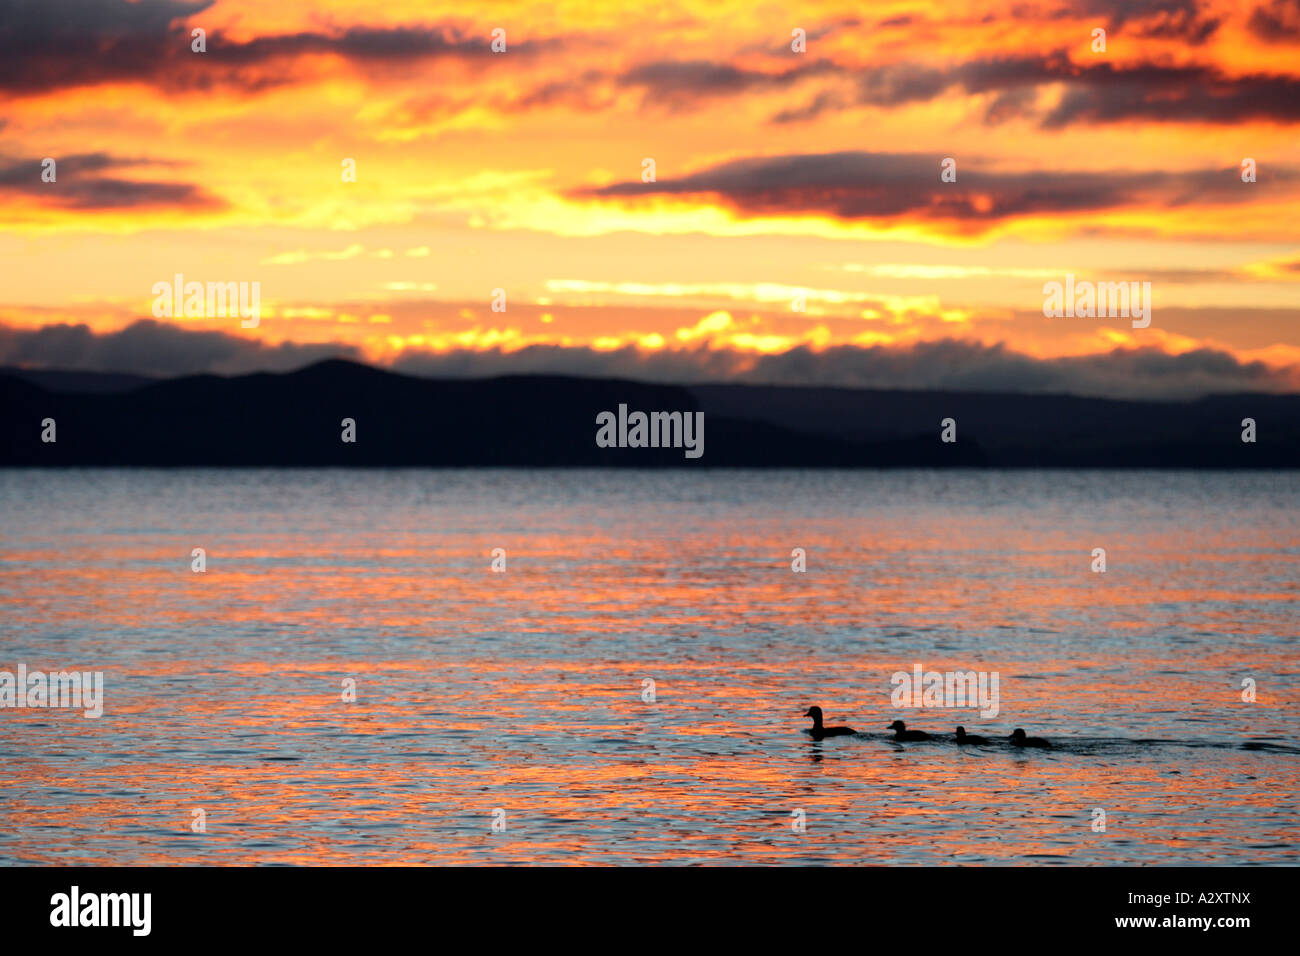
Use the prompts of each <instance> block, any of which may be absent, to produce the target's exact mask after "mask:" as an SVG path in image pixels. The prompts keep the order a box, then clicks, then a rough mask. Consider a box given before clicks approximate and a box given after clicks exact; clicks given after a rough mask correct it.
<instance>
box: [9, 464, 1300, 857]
mask: <svg viewBox="0 0 1300 956" xmlns="http://www.w3.org/2000/svg"><path fill="white" fill-rule="evenodd" d="M194 548H203V549H205V551H206V562H207V570H206V571H205V572H203V573H196V572H194V571H193V570H191V562H192V560H193V559H192V557H191V553H192V549H194ZM495 548H502V549H504V550H505V560H506V570H505V571H504V573H497V572H494V571H493V570H492V569H491V563H492V556H491V555H492V551H493V549H495ZM794 548H803V549H804V550H805V551H806V555H807V571H806V572H805V573H795V572H793V571H792V570H791V560H792V558H791V552H792V549H794ZM1094 548H1104V549H1105V551H1106V562H1107V570H1106V571H1105V573H1095V572H1094V571H1092V570H1091V567H1092V564H1093V560H1094V559H1093V555H1092V552H1093V549H1094ZM1298 572H1300V475H1298V474H1296V473H1250V474H1226V473H1208V474H1199V473H1195V474H1194V473H1182V472H1179V473H1165V472H1065V471H1049V472H998V471H969V472H939V471H935V472H931V471H898V472H872V471H855V472H848V471H841V472H834V471H818V472H800V471H778V472H757V471H754V472H747V471H704V470H698V471H693V470H680V471H663V472H632V471H565V470H557V471H509V470H502V471H431V470H394V471H351V470H286V471H271V470H253V469H249V470H234V471H221V470H203V469H193V470H179V471H148V470H140V471H131V470H111V469H106V470H75V471H27V470H9V471H0V670H7V671H10V672H13V671H15V670H16V668H17V665H18V664H19V663H20V662H21V663H23V664H25V665H26V666H27V667H28V668H29V669H32V670H63V669H77V670H87V671H102V672H103V674H104V698H105V699H104V713H103V716H102V717H100V718H99V719H87V718H85V717H84V716H82V714H81V712H80V711H73V710H66V709H64V710H59V709H35V708H28V709H17V708H14V709H4V710H0V758H2V759H3V765H4V774H3V778H2V779H0V862H3V863H41V864H74V863H81V864H109V863H112V864H128V863H141V864H162V863H203V864H229V863H300V864H343V863H348V864H352V863H365V864H369V863H405V864H417V863H439V864H453V863H488V864H491V863H515V862H519V863H648V862H666V863H724V862H725V863H805V864H806V863H824V862H840V863H940V864H952V863H965V862H970V863H998V864H1002V863H1015V864H1019V863H1039V864H1041V863H1070V864H1109V863H1137V864H1173V863H1191V864H1201V863H1205V864H1240V863H1290V864H1295V863H1297V862H1300V849H1298V844H1300V841H1298V840H1297V824H1300V812H1298V811H1297V802H1298V798H1297V793H1298V792H1300V744H1298V743H1297V740H1298V738H1300V669H1298V668H1297V634H1298V632H1300V610H1298V608H1300V602H1298V601H1297V597H1298V596H1300V595H1298V594H1297V591H1298V587H1297V580H1298ZM918 664H919V665H921V666H922V667H923V668H924V669H925V670H937V671H948V670H962V671H966V670H975V671H985V672H990V673H992V672H996V673H997V674H998V676H999V698H1000V699H999V713H998V715H997V716H996V717H994V718H990V719H985V718H982V717H981V716H980V715H979V713H978V712H977V711H976V710H972V709H962V708H946V709H944V708H935V707H930V708H921V709H899V708H897V707H895V706H894V704H893V703H892V702H891V690H892V686H891V682H890V677H891V675H892V674H894V673H895V672H898V671H904V672H909V673H910V672H911V671H912V670H913V668H914V666H915V665H918ZM1246 678H1250V679H1252V680H1254V681H1255V693H1256V695H1257V696H1256V700H1255V701H1254V702H1253V703H1252V702H1245V701H1243V700H1242V693H1243V691H1242V682H1243V680H1244V679H1246ZM345 679H351V680H353V681H355V688H356V700H355V702H345V701H344V700H343V699H342V697H343V696H344V689H343V688H344V681H345ZM647 680H653V681H654V700H653V702H649V701H647V700H645V699H643V694H645V689H646V688H647V686H648V685H646V684H645V683H644V682H645V681H647ZM645 696H647V697H648V696H649V695H648V694H645ZM811 704H819V705H820V706H821V707H822V708H824V710H825V711H826V717H827V722H828V723H830V724H850V725H851V726H853V727H854V728H856V729H857V730H858V731H860V732H861V733H860V734H858V735H856V736H848V737H839V738H832V739H827V740H824V741H821V742H815V741H813V740H811V739H809V737H807V736H806V735H805V734H803V733H802V730H803V728H805V727H807V726H808V725H809V721H808V719H807V718H805V717H802V716H801V714H802V713H803V712H804V711H805V710H806V709H807V708H808V706H809V705H811ZM898 718H902V719H903V720H905V721H907V723H908V725H909V726H912V727H916V728H920V729H924V730H929V731H933V732H942V733H945V734H950V733H951V732H952V730H953V727H954V726H955V725H957V724H963V725H965V726H966V728H967V729H968V730H969V731H971V732H973V733H982V734H985V735H986V736H989V737H991V738H995V744H994V745H993V746H989V747H979V748H962V747H958V746H956V745H954V744H952V743H951V742H949V741H947V740H937V741H933V742H926V743H915V744H902V745H900V744H895V743H891V742H889V741H888V740H887V737H886V734H887V732H886V730H885V726H886V725H887V724H888V723H890V722H891V721H893V720H895V719H898ZM1015 727H1024V728H1025V729H1026V730H1028V731H1029V733H1030V734H1039V735H1042V736H1045V737H1048V738H1050V739H1051V740H1052V741H1053V742H1054V743H1055V745H1056V746H1055V747H1054V749H1052V750H1050V751H1031V750H1024V751H1020V750H1015V749H1012V748H1011V747H1009V746H1008V745H1007V744H1006V741H1005V740H1004V739H1003V738H1005V736H1006V734H1008V733H1009V732H1010V731H1011V729H1013V728H1015ZM196 809H201V810H202V811H203V814H204V820H205V824H206V832H203V833H196V832H193V831H192V829H191V824H192V822H193V821H194V820H195V819H196V816H195V813H194V811H195V810H196ZM1099 809H1100V810H1104V812H1105V815H1106V816H1105V830H1104V832H1103V831H1099V830H1096V829H1094V821H1096V820H1098V819H1099V817H1098V816H1097V814H1096V811H1097V810H1099ZM496 811H500V812H496ZM800 820H803V821H804V824H805V826H804V829H803V832H796V827H795V826H793V825H792V824H797V823H798V822H799V821H800ZM494 822H496V823H497V827H498V829H497V830H496V831H494V829H493V824H494ZM502 823H504V830H501V829H500V827H501V824H502Z"/></svg>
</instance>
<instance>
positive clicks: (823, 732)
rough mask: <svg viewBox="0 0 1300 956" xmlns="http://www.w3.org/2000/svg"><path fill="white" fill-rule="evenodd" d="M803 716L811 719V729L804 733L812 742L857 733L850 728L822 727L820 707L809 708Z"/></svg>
mask: <svg viewBox="0 0 1300 956" xmlns="http://www.w3.org/2000/svg"><path fill="white" fill-rule="evenodd" d="M804 716H805V717H811V718H812V721H813V725H812V727H810V728H809V729H807V730H805V731H804V733H805V734H809V735H811V736H812V739H813V740H821V739H822V738H823V737H843V736H844V735H846V734H856V733H857V731H856V730H854V729H853V728H852V727H823V726H822V709H821V708H820V707H809V708H808V709H807V710H806V711H804Z"/></svg>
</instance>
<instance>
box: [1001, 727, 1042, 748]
mask: <svg viewBox="0 0 1300 956" xmlns="http://www.w3.org/2000/svg"><path fill="white" fill-rule="evenodd" d="M1007 739H1008V740H1010V741H1011V746H1013V747H1048V748H1050V747H1051V746H1052V745H1051V744H1050V743H1049V742H1048V741H1046V740H1044V739H1043V738H1042V737H1026V736H1025V732H1024V731H1023V730H1021V729H1020V728H1019V727H1017V728H1016V729H1015V730H1013V731H1012V732H1011V736H1010V737H1008V738H1007Z"/></svg>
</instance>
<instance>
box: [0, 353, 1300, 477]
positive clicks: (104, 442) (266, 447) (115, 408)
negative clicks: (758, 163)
mask: <svg viewBox="0 0 1300 956" xmlns="http://www.w3.org/2000/svg"><path fill="white" fill-rule="evenodd" d="M620 404H625V405H627V406H628V409H629V411H643V412H652V411H681V412H694V411H702V412H704V422H705V428H704V455H703V457H702V458H698V459H688V458H686V457H685V454H684V451H683V449H681V448H601V447H598V446H597V444H596V430H597V425H596V416H597V415H598V414H599V413H600V412H603V411H613V412H616V411H617V409H618V406H619V405H620ZM46 418H52V419H54V420H55V423H56V425H55V427H56V430H57V431H56V434H57V441H56V442H53V443H45V442H42V441H41V432H42V425H41V422H42V420H44V419H46ZM345 418H351V419H354V420H355V422H356V436H357V441H356V442H355V443H345V442H343V441H342V440H341V434H342V430H343V429H342V424H341V423H342V420H343V419H345ZM944 418H953V419H956V422H957V438H958V441H957V442H956V443H953V444H945V443H943V442H941V441H940V438H939V433H940V421H941V420H942V419H944ZM1243 418H1253V419H1255V420H1256V422H1257V427H1258V441H1257V442H1256V443H1255V444H1246V443H1243V442H1242V441H1241V430H1242V428H1241V420H1242V419H1243ZM0 465H9V466H15V465H68V466H70V465H140V466H181V465H216V466H235V465H264V466H321V465H352V466H426V465H427V466H618V467H629V466H630V467H665V466H671V467H687V468H700V467H710V466H724V467H725V466H734V467H739V466H748V467H775V466H791V467H938V466H980V465H989V466H1011V467H1027V466H1070V467H1130V466H1133V467H1219V468H1261V467H1284V468H1295V467H1300V395H1282V396H1278V395H1230V396H1213V397H1210V398H1204V399H1201V400H1198V401H1193V402H1138V401H1117V400H1110V399H1097V398H1079V397H1071V396H1063V395H1022V394H987V393H961V392H903V391H877V390H858V389H840V388H798V387H790V388H784V387H767V386H749V385H705V386H677V385H653V384H646V383H642V382H632V381H620V380H615V379H584V378H572V377H566V376H550V375H517V376H506V377H502V378H491V379H455V380H434V379H423V378H415V377H411V376H407V375H399V374H395V373H393V372H388V371H383V370H380V369H375V368H370V367H368V366H365V365H358V364H356V363H352V362H346V361H342V360H330V361H326V362H321V363H318V364H316V365H312V366H309V367H307V368H304V369H301V370H299V371H297V372H291V373H287V374H270V373H258V374H254V375H243V376H236V377H230V378H223V377H218V376H213V375H198V376H190V377H185V378H178V379H169V380H150V379H141V378H138V377H135V376H124V375H95V374H94V373H82V372H26V371H17V370H3V369H0Z"/></svg>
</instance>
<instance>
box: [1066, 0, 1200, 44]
mask: <svg viewBox="0 0 1300 956" xmlns="http://www.w3.org/2000/svg"><path fill="white" fill-rule="evenodd" d="M1055 16H1056V18H1057V19H1066V18H1068V19H1078V18H1080V17H1098V18H1100V21H1099V23H1098V26H1101V27H1104V28H1106V29H1107V30H1114V31H1118V32H1126V33H1133V34H1134V35H1136V36H1140V37H1154V38H1167V39H1177V40H1182V41H1184V42H1186V43H1190V44H1192V45H1198V44H1201V43H1204V42H1205V41H1206V40H1208V39H1209V38H1210V37H1212V36H1213V35H1214V34H1215V33H1216V32H1218V29H1219V27H1220V26H1221V25H1222V21H1221V20H1220V19H1219V18H1217V17H1208V16H1203V15H1202V12H1201V4H1200V2H1199V0H1075V2H1072V3H1071V4H1069V5H1068V6H1065V7H1061V8H1060V9H1058V10H1057V11H1056V14H1055ZM1129 24H1134V26H1133V27H1132V28H1131V29H1127V27H1128V25H1129Z"/></svg>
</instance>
